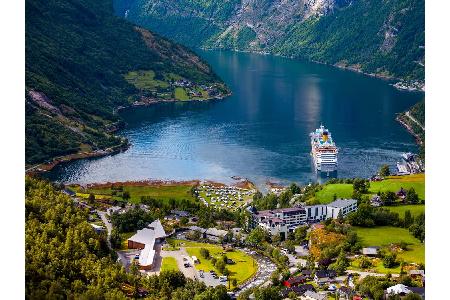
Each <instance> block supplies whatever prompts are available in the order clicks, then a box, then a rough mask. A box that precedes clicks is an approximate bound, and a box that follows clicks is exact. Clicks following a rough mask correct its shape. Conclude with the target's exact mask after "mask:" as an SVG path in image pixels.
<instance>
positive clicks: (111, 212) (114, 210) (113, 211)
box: [106, 206, 122, 216]
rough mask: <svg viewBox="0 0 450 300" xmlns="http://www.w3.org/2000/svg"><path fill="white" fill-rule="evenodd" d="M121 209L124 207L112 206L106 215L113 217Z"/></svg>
mask: <svg viewBox="0 0 450 300" xmlns="http://www.w3.org/2000/svg"><path fill="white" fill-rule="evenodd" d="M121 209H122V207H120V206H112V207H110V208H108V209H107V210H106V213H107V214H108V215H110V216H111V215H112V214H113V213H115V212H119V211H120V210H121Z"/></svg>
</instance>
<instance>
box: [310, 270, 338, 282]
mask: <svg viewBox="0 0 450 300" xmlns="http://www.w3.org/2000/svg"><path fill="white" fill-rule="evenodd" d="M334 277H336V272H335V271H333V270H320V271H316V274H314V281H315V283H316V284H318V285H324V284H326V283H329V282H331V281H332V280H333V279H334Z"/></svg>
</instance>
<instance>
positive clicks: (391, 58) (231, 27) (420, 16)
mask: <svg viewBox="0 0 450 300" xmlns="http://www.w3.org/2000/svg"><path fill="white" fill-rule="evenodd" d="M114 3H115V10H116V13H117V14H118V15H120V16H122V17H125V18H126V19H128V20H130V21H132V22H135V23H136V24H140V25H142V26H144V27H146V28H149V29H152V30H155V31H157V32H159V33H161V34H162V35H164V36H167V37H170V38H173V39H175V40H177V41H179V42H182V43H184V44H186V45H189V46H190V47H202V48H213V49H214V48H222V49H235V50H246V51H255V52H265V53H274V54H279V55H283V56H289V57H294V58H303V59H309V60H315V61H319V62H324V63H328V64H333V65H338V66H341V67H348V68H352V69H355V70H358V71H362V72H365V73H373V74H376V75H379V76H383V77H393V78H398V79H402V80H406V81H410V80H419V81H423V80H424V64H425V62H424V53H425V14H424V11H425V2H424V0H354V1H348V0H309V1H298V0H285V1H280V0H262V1H249V0H228V1H222V0H220V1H219V0H212V1H205V0H181V1H168V0H114Z"/></svg>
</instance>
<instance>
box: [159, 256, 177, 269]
mask: <svg viewBox="0 0 450 300" xmlns="http://www.w3.org/2000/svg"><path fill="white" fill-rule="evenodd" d="M169 270H173V271H178V265H177V260H176V259H175V258H173V257H163V260H162V263H161V271H169Z"/></svg>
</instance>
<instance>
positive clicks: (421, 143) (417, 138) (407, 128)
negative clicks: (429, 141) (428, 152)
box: [395, 113, 423, 146]
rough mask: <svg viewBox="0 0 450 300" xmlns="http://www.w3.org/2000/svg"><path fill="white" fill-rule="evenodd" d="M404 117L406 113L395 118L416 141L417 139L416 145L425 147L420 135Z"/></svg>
mask: <svg viewBox="0 0 450 300" xmlns="http://www.w3.org/2000/svg"><path fill="white" fill-rule="evenodd" d="M402 117H404V113H399V114H397V117H395V120H396V121H397V122H399V123H400V124H401V125H402V126H403V127H404V128H405V129H406V130H407V131H408V132H409V133H410V134H411V135H412V136H413V137H414V138H415V139H416V143H417V144H418V145H419V146H420V145H423V141H422V138H421V137H420V136H419V134H417V133H416V132H415V131H414V130H413V129H412V127H411V126H410V125H409V124H408V123H407V122H405V121H404V120H403V119H402Z"/></svg>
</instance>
